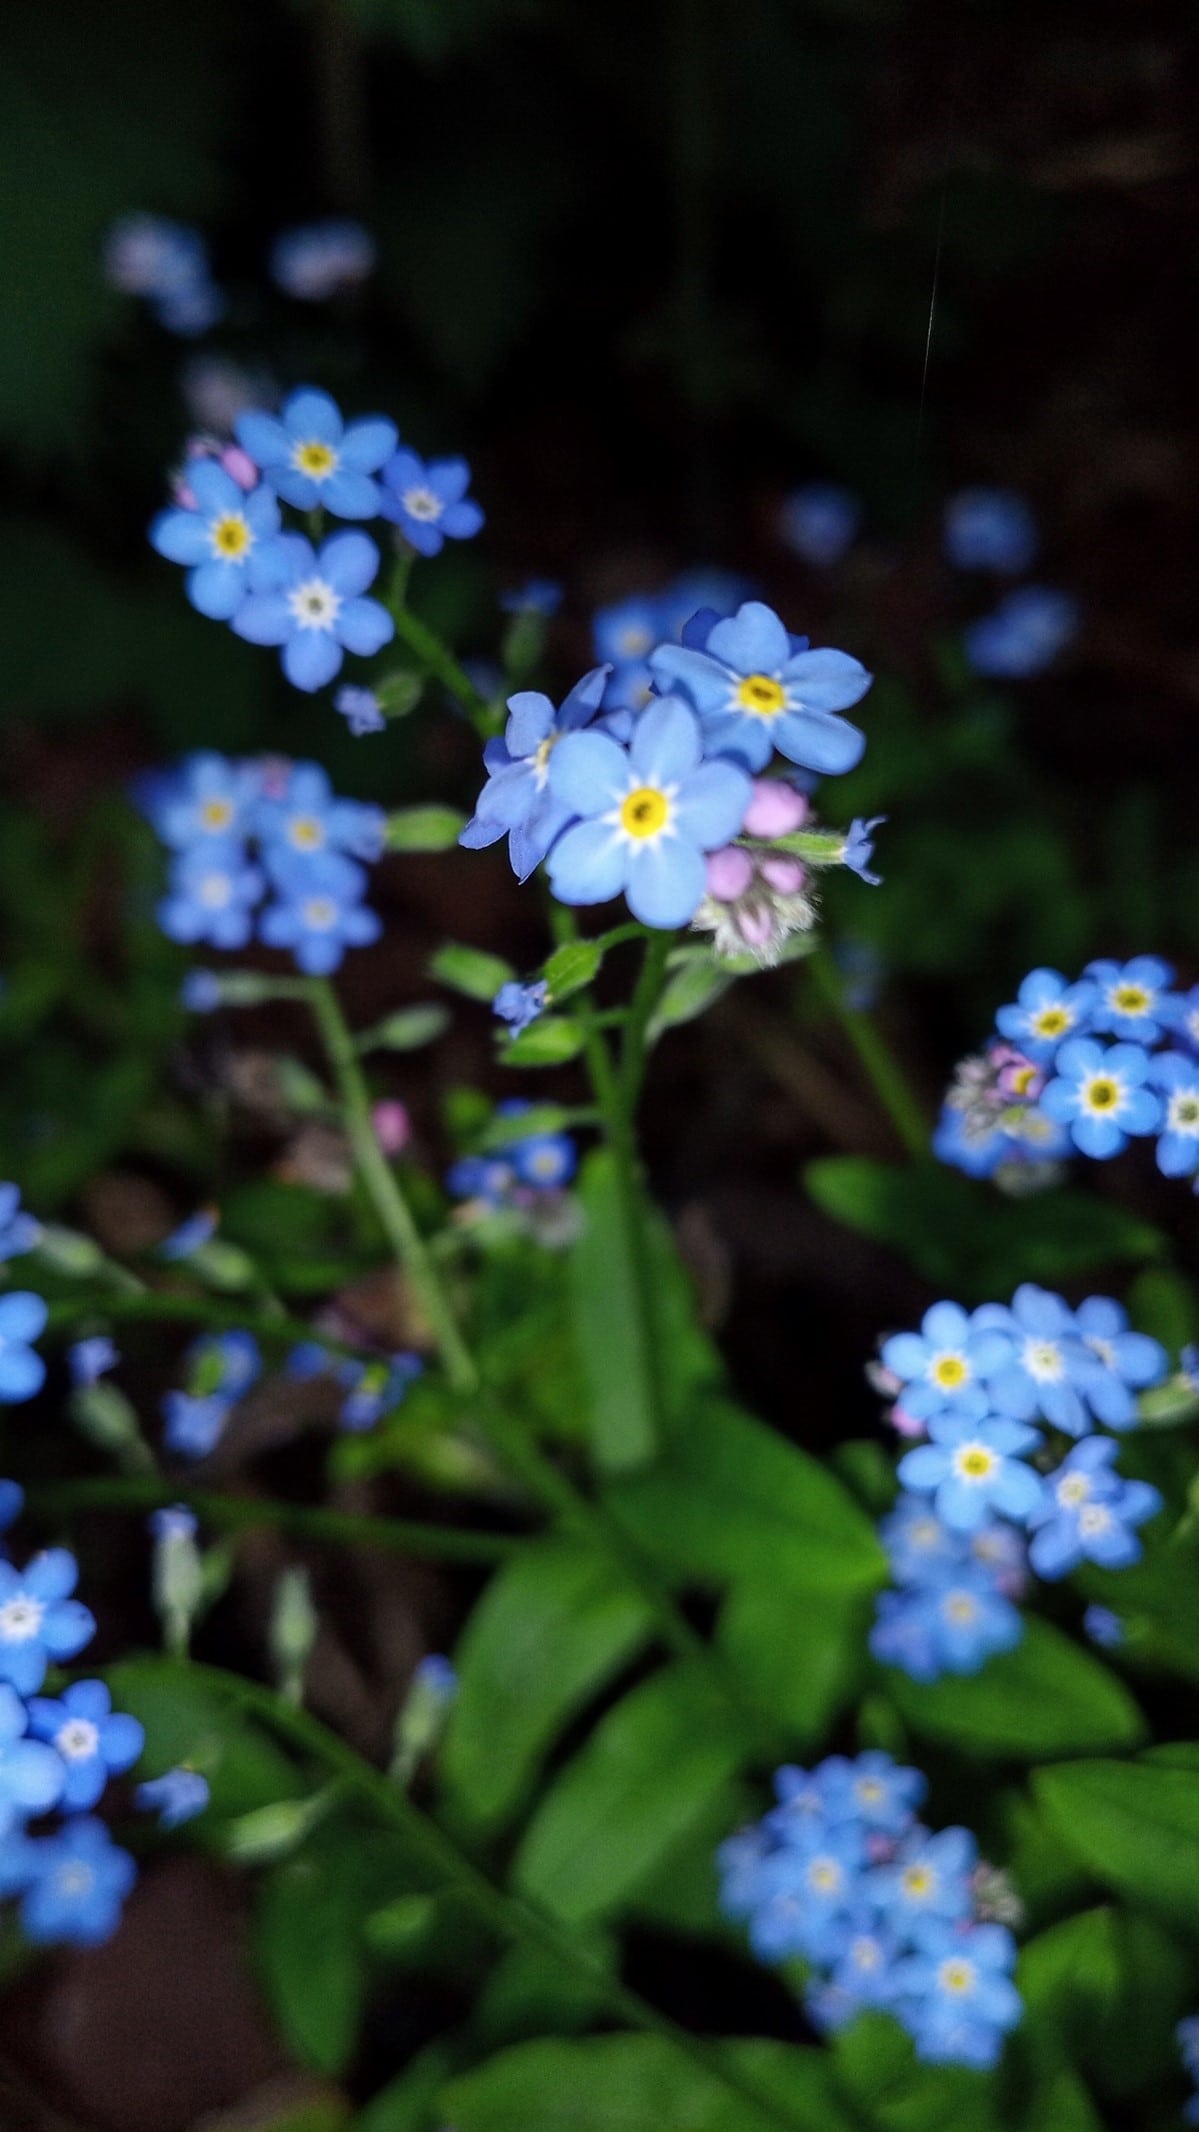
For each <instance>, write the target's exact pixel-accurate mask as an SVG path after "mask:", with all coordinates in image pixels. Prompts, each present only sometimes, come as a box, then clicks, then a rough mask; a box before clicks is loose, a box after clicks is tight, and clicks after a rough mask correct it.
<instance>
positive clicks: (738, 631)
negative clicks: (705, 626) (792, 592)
mask: <svg viewBox="0 0 1199 2132" xmlns="http://www.w3.org/2000/svg"><path fill="white" fill-rule="evenodd" d="M707 649H708V652H709V653H710V655H711V657H712V658H713V659H719V660H720V661H721V663H722V665H725V666H730V667H731V668H732V669H733V672H734V673H737V674H778V673H781V672H782V670H783V668H784V667H785V666H786V664H787V661H788V659H789V658H790V657H791V639H790V637H789V636H788V634H787V631H786V630H785V628H784V627H783V624H782V623H781V622H780V620H779V618H778V616H777V614H776V613H775V612H774V609H773V608H772V607H767V606H766V605H765V603H764V602H763V601H762V600H746V601H745V603H744V605H743V606H741V607H739V608H738V609H737V612H736V614H735V615H731V616H729V617H727V618H726V619H725V620H724V621H723V622H718V623H717V624H716V627H715V629H714V630H713V631H712V634H711V636H710V637H709V638H708V644H707Z"/></svg>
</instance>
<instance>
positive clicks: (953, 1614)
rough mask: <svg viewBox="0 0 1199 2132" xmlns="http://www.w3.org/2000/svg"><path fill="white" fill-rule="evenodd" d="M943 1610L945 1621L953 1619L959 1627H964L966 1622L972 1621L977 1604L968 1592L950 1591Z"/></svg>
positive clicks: (976, 1610)
mask: <svg viewBox="0 0 1199 2132" xmlns="http://www.w3.org/2000/svg"><path fill="white" fill-rule="evenodd" d="M943 1611H944V1614H945V1618H946V1620H947V1621H955V1622H957V1623H958V1625H959V1627H961V1628H965V1627H966V1625H967V1623H968V1622H971V1621H973V1619H974V1617H975V1615H976V1614H977V1612H978V1606H977V1604H976V1602H975V1601H974V1600H973V1599H972V1598H971V1596H970V1594H969V1592H950V1594H949V1597H948V1598H947V1599H946V1601H945V1603H944V1608H943Z"/></svg>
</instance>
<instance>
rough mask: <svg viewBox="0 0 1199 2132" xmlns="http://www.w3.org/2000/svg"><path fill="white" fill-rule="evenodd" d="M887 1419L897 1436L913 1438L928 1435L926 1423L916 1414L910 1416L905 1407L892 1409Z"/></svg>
mask: <svg viewBox="0 0 1199 2132" xmlns="http://www.w3.org/2000/svg"><path fill="white" fill-rule="evenodd" d="M887 1419H888V1421H889V1422H890V1424H891V1427H892V1428H893V1429H894V1431H895V1434H896V1435H897V1436H904V1437H909V1438H911V1437H917V1436H926V1435H927V1434H928V1431H927V1430H926V1428H925V1426H924V1423H923V1422H922V1421H920V1420H919V1419H918V1418H917V1416H916V1415H915V1414H909V1413H908V1412H907V1410H906V1409H905V1408H904V1407H901V1406H894V1407H892V1409H891V1412H890V1413H889V1414H888V1416H887Z"/></svg>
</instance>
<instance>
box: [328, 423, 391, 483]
mask: <svg viewBox="0 0 1199 2132" xmlns="http://www.w3.org/2000/svg"><path fill="white" fill-rule="evenodd" d="M399 441H400V435H399V431H398V430H397V428H396V426H395V423H394V422H389V421H388V419H387V416H386V415H359V417H358V419H357V421H355V422H350V423H348V424H347V425H346V431H345V435H344V436H343V437H342V440H341V458H342V465H343V466H348V467H352V468H353V470H354V472H355V473H356V474H374V473H377V472H378V470H379V468H380V467H381V466H382V464H383V461H384V460H385V459H390V457H391V455H392V453H393V452H394V450H395V448H396V446H397V444H398V443H399Z"/></svg>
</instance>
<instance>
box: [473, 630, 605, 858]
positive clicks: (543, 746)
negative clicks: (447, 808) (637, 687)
mask: <svg viewBox="0 0 1199 2132" xmlns="http://www.w3.org/2000/svg"><path fill="white" fill-rule="evenodd" d="M607 677H608V669H607V667H606V666H596V667H593V668H592V669H591V672H590V673H587V674H584V676H583V678H582V680H581V681H576V683H575V685H574V687H573V688H572V689H571V691H570V694H569V695H568V696H566V697H565V698H564V699H563V702H562V704H561V707H560V708H559V709H558V710H555V709H554V706H553V704H552V703H551V701H550V699H549V697H548V696H543V695H541V694H540V693H539V692H538V691H537V690H535V689H521V690H520V691H519V692H518V693H517V694H516V695H515V696H509V698H508V723H507V725H506V726H505V728H504V736H503V739H502V740H499V739H497V740H489V741H488V743H487V745H486V747H485V748H484V750H483V763H484V767H485V768H486V770H487V773H488V776H487V783H486V784H485V785H484V787H483V790H482V792H481V793H480V794H479V798H478V803H477V805H476V807H475V811H474V814H473V816H472V818H471V820H470V821H469V822H468V823H467V825H466V827H465V829H464V830H463V831H462V834H461V836H460V837H459V839H458V842H459V843H460V844H463V845H465V847H466V849H467V850H468V851H482V850H484V849H485V848H486V846H487V845H489V844H498V842H499V840H500V838H501V837H502V836H507V838H508V854H509V857H510V859H511V861H512V871H513V872H514V874H515V875H516V878H517V880H518V881H526V880H527V879H528V877H529V875H530V874H531V873H532V871H533V869H534V867H535V866H539V865H540V864H541V861H542V859H544V857H545V855H546V853H547V852H548V851H549V848H550V846H551V844H552V843H553V841H554V839H555V837H557V836H559V835H560V834H561V832H562V830H563V829H565V827H566V825H567V823H568V822H569V821H571V820H572V818H573V810H572V809H571V808H570V807H569V806H567V805H566V804H565V803H564V802H563V801H561V800H559V799H557V798H556V797H555V796H554V793H553V791H552V789H551V787H550V759H551V757H552V755H553V752H554V749H555V748H556V747H557V745H558V743H559V741H560V740H561V739H562V737H563V735H564V734H566V733H573V732H575V731H577V730H578V728H579V727H580V726H585V725H587V724H588V723H589V722H590V720H591V719H592V718H594V716H595V714H596V712H597V711H598V709H599V707H600V704H601V702H602V701H603V695H604V684H605V682H606V680H607Z"/></svg>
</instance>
